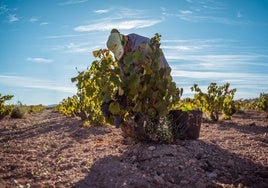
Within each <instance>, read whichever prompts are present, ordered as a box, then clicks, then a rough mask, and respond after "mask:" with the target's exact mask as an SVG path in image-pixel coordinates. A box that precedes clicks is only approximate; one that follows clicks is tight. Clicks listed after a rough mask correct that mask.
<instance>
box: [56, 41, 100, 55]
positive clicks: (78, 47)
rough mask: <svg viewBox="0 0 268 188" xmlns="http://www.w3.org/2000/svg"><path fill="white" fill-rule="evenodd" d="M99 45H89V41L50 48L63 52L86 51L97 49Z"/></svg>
mask: <svg viewBox="0 0 268 188" xmlns="http://www.w3.org/2000/svg"><path fill="white" fill-rule="evenodd" d="M99 48H101V47H100V46H90V44H89V43H73V42H71V43H68V44H65V45H58V46H55V47H54V48H52V50H55V51H61V52H64V53H66V52H67V53H85V52H86V53H88V52H91V51H92V50H95V49H99Z"/></svg>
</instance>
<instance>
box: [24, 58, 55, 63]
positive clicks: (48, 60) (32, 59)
mask: <svg viewBox="0 0 268 188" xmlns="http://www.w3.org/2000/svg"><path fill="white" fill-rule="evenodd" d="M26 60H27V61H30V62H35V63H52V62H53V61H54V60H52V59H45V58H41V57H28V58H27V59H26Z"/></svg>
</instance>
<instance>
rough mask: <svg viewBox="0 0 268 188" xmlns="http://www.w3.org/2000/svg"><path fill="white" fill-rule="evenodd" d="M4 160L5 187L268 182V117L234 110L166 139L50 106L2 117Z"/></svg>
mask: <svg viewBox="0 0 268 188" xmlns="http://www.w3.org/2000/svg"><path fill="white" fill-rule="evenodd" d="M0 161H1V163H0V187H20V188H22V187H31V188H41V187H77V188H80V187H82V188H83V187H198V188H202V187H256V188H257V187H258V188H259V187H268V119H267V117H266V115H265V114H263V113H259V112H255V111H249V112H245V113H240V114H235V115H234V117H233V119H232V120H224V121H220V122H218V123H205V122H203V123H202V126H201V132H200V138H199V139H198V140H185V141H178V142H177V143H176V144H171V145H164V144H154V143H135V142H134V141H131V140H130V139H127V138H123V137H122V133H121V130H120V129H116V128H114V127H82V122H81V121H80V120H79V119H77V118H67V117H64V116H62V115H60V114H58V113H57V112H53V111H52V110H46V111H44V112H40V113H36V114H30V115H28V116H27V117H26V118H25V119H9V118H5V119H3V120H1V121H0Z"/></svg>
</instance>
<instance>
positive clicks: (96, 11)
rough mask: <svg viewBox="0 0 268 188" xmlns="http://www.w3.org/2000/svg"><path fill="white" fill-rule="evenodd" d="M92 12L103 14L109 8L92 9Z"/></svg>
mask: <svg viewBox="0 0 268 188" xmlns="http://www.w3.org/2000/svg"><path fill="white" fill-rule="evenodd" d="M93 12H94V13H96V14H104V13H107V12H109V9H99V10H94V11H93Z"/></svg>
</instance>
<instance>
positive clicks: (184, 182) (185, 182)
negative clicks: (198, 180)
mask: <svg viewBox="0 0 268 188" xmlns="http://www.w3.org/2000/svg"><path fill="white" fill-rule="evenodd" d="M180 183H181V184H183V185H187V184H189V183H190V182H189V181H188V180H181V182H180Z"/></svg>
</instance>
